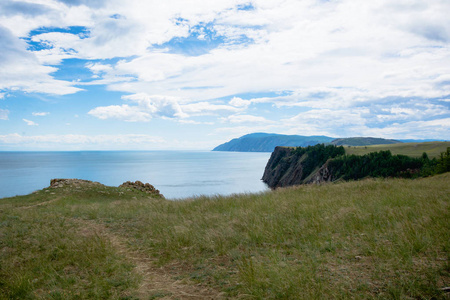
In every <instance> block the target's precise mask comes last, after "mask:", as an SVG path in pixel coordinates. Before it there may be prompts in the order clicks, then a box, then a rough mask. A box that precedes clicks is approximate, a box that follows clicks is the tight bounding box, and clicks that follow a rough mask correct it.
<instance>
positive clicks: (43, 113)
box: [31, 112, 50, 117]
mask: <svg viewBox="0 0 450 300" xmlns="http://www.w3.org/2000/svg"><path fill="white" fill-rule="evenodd" d="M31 114H32V115H33V116H36V117H45V116H48V115H49V114H50V113H49V112H32V113H31Z"/></svg>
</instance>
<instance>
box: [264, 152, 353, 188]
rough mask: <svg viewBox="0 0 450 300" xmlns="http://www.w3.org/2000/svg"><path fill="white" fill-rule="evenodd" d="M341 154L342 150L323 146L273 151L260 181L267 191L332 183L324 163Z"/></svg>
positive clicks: (326, 165)
mask: <svg viewBox="0 0 450 300" xmlns="http://www.w3.org/2000/svg"><path fill="white" fill-rule="evenodd" d="M344 152H345V151H344V148H343V147H335V146H324V145H323V144H321V145H316V146H309V147H306V148H301V147H297V148H293V147H276V148H275V150H274V151H273V152H272V155H271V157H270V159H269V161H268V163H267V165H266V169H265V170H264V175H263V177H262V180H263V181H264V182H265V183H266V184H267V185H268V186H269V187H271V188H276V187H284V186H291V185H297V184H303V183H321V182H326V181H333V180H334V179H335V178H334V177H333V174H332V172H331V171H330V169H329V168H328V161H329V160H330V159H332V158H334V157H336V156H338V155H342V154H344Z"/></svg>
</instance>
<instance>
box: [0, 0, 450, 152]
mask: <svg viewBox="0 0 450 300" xmlns="http://www.w3.org/2000/svg"><path fill="white" fill-rule="evenodd" d="M449 15H450V1H448V0H427V1H422V0H420V1H419V0H396V1H392V0H373V1H356V0H252V1H247V0H214V1H204V0H202V1H199V0H189V1H186V0H164V1H162V0H154V1H151V0H148V1H142V0H23V1H13V0H1V1H0V151H2V150H3V151H10V150H11V151H15V150H20V151H22V150H209V149H212V148H214V147H215V146H217V145H219V144H221V143H224V142H226V141H228V140H230V139H232V138H236V137H239V136H242V135H244V134H248V133H253V132H268V133H279V134H296V135H305V136H311V135H326V136H330V137H336V138H337V137H355V136H370V137H381V138H392V139H439V140H449V139H450V18H449V17H448V16H449Z"/></svg>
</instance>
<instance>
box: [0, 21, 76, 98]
mask: <svg viewBox="0 0 450 300" xmlns="http://www.w3.org/2000/svg"><path fill="white" fill-rule="evenodd" d="M26 48H27V45H26V43H25V42H24V41H22V40H20V39H19V38H17V37H15V36H13V35H12V33H11V32H10V31H9V30H8V29H6V28H4V27H2V26H1V23H0V53H2V55H1V57H0V90H23V91H26V92H38V93H47V94H55V95H66V94H71V93H75V92H77V91H80V90H81V89H79V88H75V87H73V86H72V84H71V83H70V82H67V81H62V80H56V79H53V78H52V76H51V75H50V74H51V73H53V72H55V71H56V70H57V69H56V68H53V67H49V66H43V65H41V64H40V63H39V61H38V60H37V58H36V57H35V55H34V54H33V53H31V52H29V51H27V50H26Z"/></svg>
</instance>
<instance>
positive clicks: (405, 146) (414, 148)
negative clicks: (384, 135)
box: [344, 142, 450, 158]
mask: <svg viewBox="0 0 450 300" xmlns="http://www.w3.org/2000/svg"><path fill="white" fill-rule="evenodd" d="M344 147H345V154H349V155H351V154H355V155H364V154H367V153H371V152H378V151H386V150H390V151H391V153H392V154H393V155H397V154H403V155H407V156H412V157H420V156H421V155H422V154H423V153H424V152H426V153H427V154H428V157H429V158H438V157H439V155H440V154H441V153H442V152H445V151H446V150H447V148H448V147H450V142H425V143H399V144H388V145H371V146H344Z"/></svg>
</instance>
